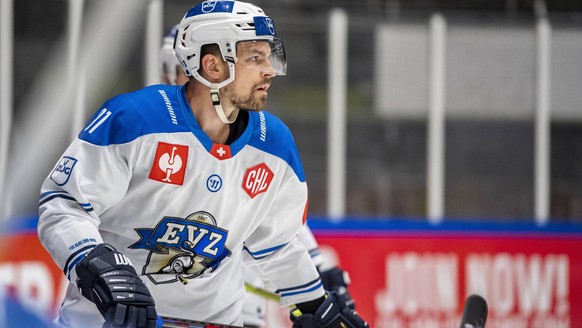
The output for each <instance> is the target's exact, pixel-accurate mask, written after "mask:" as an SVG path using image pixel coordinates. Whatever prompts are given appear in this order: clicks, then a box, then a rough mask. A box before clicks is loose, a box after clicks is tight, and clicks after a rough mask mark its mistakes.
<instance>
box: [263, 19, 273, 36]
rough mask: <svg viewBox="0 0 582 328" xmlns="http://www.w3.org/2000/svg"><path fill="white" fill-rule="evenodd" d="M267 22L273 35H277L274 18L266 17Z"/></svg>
mask: <svg viewBox="0 0 582 328" xmlns="http://www.w3.org/2000/svg"><path fill="white" fill-rule="evenodd" d="M265 23H266V24H267V28H268V29H269V32H271V34H272V35H275V24H273V20H272V19H270V18H269V17H266V18H265Z"/></svg>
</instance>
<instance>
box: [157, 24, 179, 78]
mask: <svg viewBox="0 0 582 328" xmlns="http://www.w3.org/2000/svg"><path fill="white" fill-rule="evenodd" d="M176 34H178V25H174V26H173V27H172V29H171V30H170V31H169V32H168V34H166V35H165V36H164V39H163V40H162V48H161V49H160V60H161V62H162V65H161V66H162V73H163V74H166V75H167V77H168V80H170V82H171V83H172V84H176V79H177V78H178V76H177V74H176V73H177V72H176V69H177V68H178V67H179V66H180V63H179V62H178V59H177V58H176V53H175V52H174V39H176Z"/></svg>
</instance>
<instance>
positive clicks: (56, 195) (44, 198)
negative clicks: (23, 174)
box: [38, 191, 93, 212]
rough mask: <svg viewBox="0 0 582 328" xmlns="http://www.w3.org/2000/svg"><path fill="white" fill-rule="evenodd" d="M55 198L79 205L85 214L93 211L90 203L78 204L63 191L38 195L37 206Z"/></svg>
mask: <svg viewBox="0 0 582 328" xmlns="http://www.w3.org/2000/svg"><path fill="white" fill-rule="evenodd" d="M55 198H63V199H67V200H72V201H75V202H77V203H78V204H79V205H81V207H82V208H83V209H84V210H85V211H87V212H91V211H93V206H91V203H79V202H78V201H77V200H76V199H75V198H74V197H72V196H70V195H69V194H68V193H67V192H65V191H48V192H45V193H42V194H41V195H40V201H39V204H38V206H41V205H42V204H44V203H46V202H48V201H50V200H52V199H55Z"/></svg>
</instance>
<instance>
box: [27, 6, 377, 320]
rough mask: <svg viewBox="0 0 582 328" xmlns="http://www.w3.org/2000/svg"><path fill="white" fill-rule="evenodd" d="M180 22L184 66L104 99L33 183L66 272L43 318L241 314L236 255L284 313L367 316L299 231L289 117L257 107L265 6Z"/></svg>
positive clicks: (301, 190) (275, 42) (273, 51)
mask: <svg viewBox="0 0 582 328" xmlns="http://www.w3.org/2000/svg"><path fill="white" fill-rule="evenodd" d="M178 35H179V36H180V37H179V40H180V41H179V42H178V43H177V44H176V45H175V51H176V53H177V56H178V58H179V61H180V62H181V64H182V67H183V69H184V72H185V73H186V75H187V76H189V82H188V83H186V84H185V85H183V86H169V85H154V86H150V87H146V88H144V89H141V90H138V91H135V92H132V93H128V94H124V95H119V96H117V97H114V98H112V99H110V100H109V101H107V102H106V103H105V104H104V106H103V107H102V108H100V109H99V110H98V111H97V112H96V113H95V115H94V116H93V118H92V119H90V121H89V123H88V125H87V126H86V127H85V128H84V129H83V131H82V132H81V133H80V134H79V135H78V137H77V138H76V139H75V140H74V141H73V142H72V143H71V145H70V146H69V148H68V149H67V150H66V151H65V153H64V154H63V156H62V157H61V159H60V160H59V161H58V163H57V165H55V168H54V169H53V171H52V172H51V173H50V174H49V176H48V177H47V178H46V180H45V182H44V184H43V186H42V190H41V198H40V202H39V213H40V215H39V224H38V232H39V237H40V240H41V242H42V243H43V245H44V246H45V248H46V249H47V250H48V251H49V253H50V254H51V256H52V258H53V259H54V260H55V262H56V263H57V265H59V267H61V268H62V269H63V272H64V273H65V275H66V276H67V277H68V278H69V279H70V281H71V283H70V284H69V288H68V290H67V294H66V296H65V299H64V301H63V303H62V306H61V309H60V313H59V318H58V319H57V321H56V323H57V325H58V326H61V327H79V326H84V327H101V326H102V324H103V321H105V322H106V323H107V324H108V325H111V326H113V327H153V326H155V324H156V321H157V314H158V313H159V314H161V315H165V316H171V317H178V318H185V319H192V320H202V321H211V322H217V323H221V324H230V325H240V324H242V316H241V313H242V310H241V309H242V305H243V300H244V294H245V293H244V289H242V287H243V284H242V282H243V277H242V272H241V271H242V270H241V266H242V263H243V260H244V262H246V263H247V264H248V265H249V266H251V267H253V268H254V269H256V272H257V273H258V274H259V275H260V276H261V278H262V279H263V280H264V281H268V282H269V285H270V287H272V288H273V289H275V290H276V292H277V293H278V294H279V296H280V297H281V301H280V304H281V305H282V306H289V305H292V304H294V305H296V307H297V308H296V310H294V311H293V312H292V314H291V320H292V321H293V323H294V326H295V327H307V328H309V327H339V326H341V325H344V326H350V327H367V326H368V325H367V323H365V321H364V320H362V319H361V318H360V317H359V316H358V315H357V314H356V313H355V312H353V311H352V310H351V309H350V308H349V307H348V306H347V305H346V303H345V302H344V301H343V299H342V297H341V296H339V295H338V294H337V293H334V292H330V293H326V292H325V291H324V289H323V288H322V284H321V280H320V277H319V274H318V272H317V269H316V267H315V265H314V264H313V262H312V260H311V259H310V257H309V254H308V252H307V250H306V248H305V246H304V245H303V244H302V243H300V242H299V241H298V240H297V234H298V233H299V230H300V228H301V226H302V225H303V223H304V221H303V220H304V219H305V215H306V210H307V186H306V183H305V178H304V174H303V168H302V165H301V162H300V159H299V155H298V153H297V149H296V146H295V144H294V141H293V138H292V136H291V133H290V131H289V129H288V128H287V127H286V126H285V125H284V124H283V123H282V122H281V121H280V120H279V119H278V118H276V117H275V116H274V115H272V114H270V113H267V112H263V111H262V110H263V109H264V107H265V106H266V95H267V90H268V88H269V86H270V83H271V78H272V77H274V76H276V75H284V74H285V72H286V57H285V52H284V48H283V44H282V42H281V41H280V40H279V39H277V38H276V37H275V27H274V24H273V21H272V20H271V19H270V18H269V17H267V16H266V15H265V13H264V12H263V11H262V10H261V9H260V8H258V7H256V6H254V5H252V4H248V3H244V2H237V1H234V2H233V1H210V2H203V3H201V4H198V5H196V6H194V7H193V8H192V9H190V10H189V11H188V12H187V14H186V15H185V16H184V18H183V19H182V21H181V23H180V28H179V31H178ZM235 72H236V75H235ZM241 180H242V181H243V184H242V185H241V183H240V182H241ZM219 191H220V192H219ZM302 219H303V220H302ZM97 310H98V311H97Z"/></svg>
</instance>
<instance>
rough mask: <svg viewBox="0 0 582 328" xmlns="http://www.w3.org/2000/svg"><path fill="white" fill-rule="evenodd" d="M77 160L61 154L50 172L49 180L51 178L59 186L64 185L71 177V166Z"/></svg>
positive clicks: (72, 166) (73, 165)
mask: <svg viewBox="0 0 582 328" xmlns="http://www.w3.org/2000/svg"><path fill="white" fill-rule="evenodd" d="M75 164H77V160H76V159H75V158H73V157H69V156H63V157H61V159H60V160H59V162H58V163H57V166H55V169H54V170H53V172H52V173H51V180H53V181H54V182H55V183H56V184H58V185H59V186H64V185H65V184H66V183H67V182H68V181H69V178H70V177H71V173H72V172H73V168H75Z"/></svg>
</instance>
